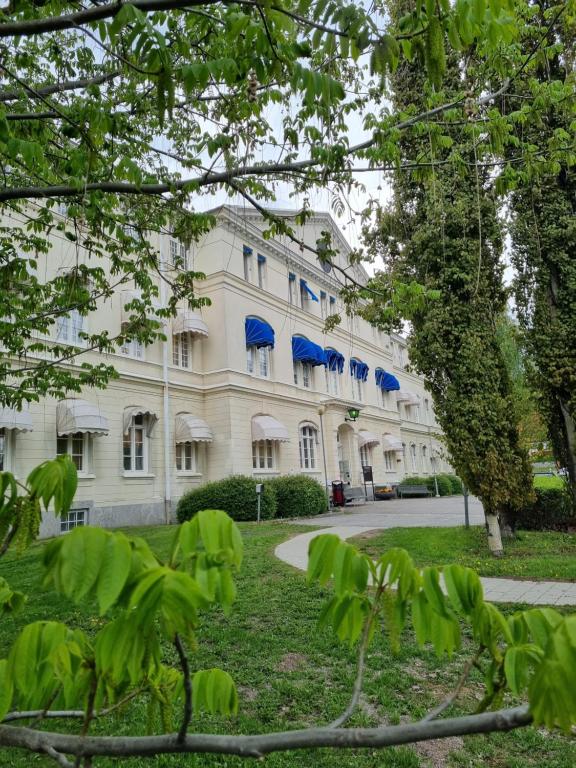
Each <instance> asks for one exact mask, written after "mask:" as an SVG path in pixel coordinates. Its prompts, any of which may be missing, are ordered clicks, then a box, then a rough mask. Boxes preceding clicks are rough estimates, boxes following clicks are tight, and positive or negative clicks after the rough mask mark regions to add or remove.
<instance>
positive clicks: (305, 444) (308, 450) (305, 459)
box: [299, 423, 318, 469]
mask: <svg viewBox="0 0 576 768" xmlns="http://www.w3.org/2000/svg"><path fill="white" fill-rule="evenodd" d="M317 445H318V430H317V429H316V427H315V426H314V425H313V424H310V423H306V424H302V425H301V426H300V435H299V446H300V467H301V468H302V469H316V466H317V459H316V446H317Z"/></svg>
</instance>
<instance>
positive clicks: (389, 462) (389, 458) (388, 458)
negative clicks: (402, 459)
mask: <svg viewBox="0 0 576 768" xmlns="http://www.w3.org/2000/svg"><path fill="white" fill-rule="evenodd" d="M384 469H385V470H386V471H387V472H392V470H393V469H394V451H384Z"/></svg>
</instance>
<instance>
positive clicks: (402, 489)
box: [397, 485, 432, 499]
mask: <svg viewBox="0 0 576 768" xmlns="http://www.w3.org/2000/svg"><path fill="white" fill-rule="evenodd" d="M397 491H398V496H400V498H401V499H403V498H404V496H432V491H429V490H428V488H427V487H426V486H425V485H399V486H398V488H397Z"/></svg>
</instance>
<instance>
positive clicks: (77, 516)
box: [60, 509, 88, 533]
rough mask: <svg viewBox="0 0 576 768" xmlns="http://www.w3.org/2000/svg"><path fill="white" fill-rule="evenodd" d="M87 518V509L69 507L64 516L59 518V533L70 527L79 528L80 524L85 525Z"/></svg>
mask: <svg viewBox="0 0 576 768" xmlns="http://www.w3.org/2000/svg"><path fill="white" fill-rule="evenodd" d="M87 520H88V510H87V509H71V510H70V512H68V514H67V515H66V517H62V518H61V519H60V533H67V532H68V531H71V530H72V528H79V527H80V526H82V525H86V521H87Z"/></svg>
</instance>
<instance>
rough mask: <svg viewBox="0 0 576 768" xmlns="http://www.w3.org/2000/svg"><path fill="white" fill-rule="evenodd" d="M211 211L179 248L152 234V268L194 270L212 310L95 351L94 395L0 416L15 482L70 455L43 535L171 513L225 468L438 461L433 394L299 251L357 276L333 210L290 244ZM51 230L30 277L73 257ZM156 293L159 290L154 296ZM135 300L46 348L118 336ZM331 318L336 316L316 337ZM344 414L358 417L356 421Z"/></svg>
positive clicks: (248, 220)
mask: <svg viewBox="0 0 576 768" xmlns="http://www.w3.org/2000/svg"><path fill="white" fill-rule="evenodd" d="M214 213H215V215H216V217H217V222H218V223H217V226H216V227H214V228H213V229H212V230H211V231H210V232H209V233H208V234H207V235H206V236H205V237H204V238H203V239H202V241H201V242H199V243H197V244H195V245H194V246H193V247H191V248H190V249H188V250H186V249H184V247H183V246H182V245H181V244H180V243H179V242H177V241H176V240H174V239H173V238H171V237H170V236H169V235H168V234H167V235H165V236H162V237H157V238H156V241H155V242H153V245H154V246H155V247H157V248H158V250H159V253H160V258H161V260H162V263H163V266H164V268H165V269H167V270H170V269H171V268H172V267H173V265H174V263H178V260H179V259H180V258H182V259H185V260H186V261H187V265H188V268H189V269H192V270H195V271H199V272H204V273H205V275H206V279H205V280H203V281H201V282H199V283H198V288H197V295H199V296H206V297H209V298H210V300H211V304H210V306H206V307H203V308H202V309H201V310H195V311H194V312H191V311H190V310H188V309H186V308H185V307H183V308H182V310H181V311H180V312H179V314H178V316H177V317H176V318H174V319H173V320H170V322H169V323H168V324H167V325H166V328H165V333H166V335H167V338H168V340H167V341H166V342H158V343H155V344H153V345H151V346H149V347H147V348H143V347H141V346H139V345H138V344H130V345H128V346H127V347H126V348H125V349H123V350H122V351H121V353H119V354H114V355H100V356H99V358H100V359H103V360H104V361H105V362H106V363H108V364H112V365H114V367H115V368H116V369H117V371H118V373H119V378H118V379H116V380H114V381H112V382H110V384H109V386H108V387H107V389H105V390H97V389H90V390H86V391H85V392H84V393H82V395H79V396H74V397H70V398H67V399H66V400H64V401H59V402H58V401H56V400H52V399H49V398H45V399H43V400H41V402H39V403H35V404H31V405H30V408H29V411H27V412H24V413H14V412H11V411H8V410H6V409H4V410H3V411H2V412H0V460H1V462H2V466H3V468H4V469H9V470H11V471H13V472H15V473H16V474H17V476H20V477H25V476H26V475H27V474H28V472H29V471H30V470H31V469H32V468H33V467H34V466H36V465H37V464H38V463H40V462H41V461H43V460H45V459H46V458H49V457H53V456H54V455H55V454H56V453H62V452H68V453H70V454H72V456H73V458H74V460H75V462H76V463H77V466H78V469H79V488H78V492H77V495H76V500H75V503H74V509H73V510H72V512H71V515H70V517H69V518H68V519H67V520H64V521H60V520H56V519H52V518H50V517H48V519H46V520H44V522H43V527H42V535H44V536H50V535H56V534H58V533H59V532H61V531H64V530H67V529H69V528H70V527H72V526H74V525H77V524H83V523H84V524H85V523H90V524H94V525H103V526H121V525H141V524H151V523H160V522H168V521H170V520H171V519H173V515H174V509H175V506H176V503H177V501H178V499H179V498H180V496H181V495H182V494H183V493H185V492H186V491H187V490H189V489H191V488H193V487H195V486H198V485H201V484H202V483H205V482H207V481H210V480H215V479H219V478H222V477H225V476H228V475H231V474H238V473H241V474H248V475H253V476H255V477H258V478H264V479H265V478H269V477H273V476H276V475H279V474H296V473H305V474H308V475H310V476H311V477H314V478H315V479H317V480H318V482H320V483H321V484H326V485H328V484H329V483H331V482H332V480H335V479H343V480H344V481H345V482H348V483H350V484H351V485H353V486H355V485H360V484H361V483H362V465H369V466H372V467H373V475H374V479H375V481H376V482H378V483H390V484H394V483H397V482H399V481H400V480H401V479H402V477H404V476H405V475H406V474H424V473H426V474H430V473H432V472H440V471H446V470H449V466H448V465H447V463H446V462H445V460H444V459H443V458H442V451H441V441H440V435H439V430H438V426H437V424H436V422H435V419H434V412H433V408H432V403H431V398H430V396H429V394H428V393H427V392H426V390H425V389H424V386H423V382H422V380H421V378H420V377H418V376H416V375H415V374H413V373H411V372H410V371H409V370H408V368H407V365H408V359H407V352H406V345H405V342H404V340H403V339H402V338H401V337H399V336H394V335H392V336H388V335H387V334H384V333H381V332H379V331H378V330H377V329H375V328H373V327H372V326H370V325H369V324H368V323H366V322H365V321H364V320H362V319H361V318H359V317H346V316H345V314H344V312H343V308H342V306H341V302H340V299H339V298H338V292H339V288H340V286H341V283H340V278H339V275H338V273H337V272H336V270H334V269H333V268H332V269H329V268H328V271H326V270H325V269H323V268H322V266H321V265H320V264H319V262H318V261H317V259H316V258H315V255H314V254H313V253H311V252H310V251H308V250H307V249H306V247H305V246H306V245H309V246H311V247H315V246H316V241H317V240H318V239H319V238H321V236H322V233H323V232H325V231H328V232H330V235H331V238H332V244H333V247H334V248H336V249H337V250H338V252H339V256H338V257H337V258H338V259H339V263H340V265H341V266H342V267H344V268H348V269H353V270H354V276H355V277H356V278H357V279H358V280H360V281H364V280H366V279H367V275H366V273H365V272H364V270H363V268H362V267H361V266H359V265H355V266H354V267H352V268H351V267H350V266H349V265H348V261H347V254H348V253H349V252H350V247H349V245H348V243H347V242H346V240H345V239H344V237H343V235H342V233H341V232H340V231H339V230H338V228H337V227H336V225H335V223H334V221H333V220H332V218H331V217H330V215H329V214H322V213H320V214H316V215H314V216H313V217H312V218H311V219H310V220H309V221H308V222H307V223H306V225H305V226H304V227H295V232H296V234H297V237H298V238H299V239H301V245H297V244H294V243H292V242H291V241H290V240H288V239H287V238H286V239H284V238H280V239H278V238H277V239H273V240H270V239H265V238H264V237H263V230H264V228H265V226H264V222H263V220H262V218H261V216H260V215H259V214H258V213H256V212H254V211H251V210H246V209H244V208H241V207H235V206H223V207H221V208H219V209H217V210H216V211H214ZM290 213H291V212H288V211H286V212H280V215H285V216H287V217H290ZM62 215H63V220H64V221H65V210H63V211H62ZM9 223H10V225H12V226H14V225H15V224H17V223H18V220H17V217H16V216H14V217H13V218H12V220H10V222H9ZM51 237H52V238H53V248H52V251H51V253H50V255H49V256H48V257H47V260H46V261H42V260H41V259H40V260H39V263H38V277H39V278H40V279H42V278H43V277H44V278H45V279H48V278H50V277H52V276H53V274H54V273H55V271H56V270H66V269H70V268H71V267H72V266H74V265H75V264H76V263H77V262H78V259H82V258H84V257H85V255H83V254H82V252H81V250H80V249H78V248H77V247H76V246H75V245H74V244H72V243H70V241H69V240H67V239H66V238H65V237H64V236H62V234H61V233H58V232H53V233H52V234H51ZM167 290H168V288H167V285H166V283H165V282H161V283H159V291H160V303H161V304H162V303H163V302H164V301H165V300H166V291H167ZM134 296H135V294H134V292H130V290H129V289H125V290H122V291H118V293H116V294H115V295H114V296H113V297H112V298H111V299H109V300H106V301H105V302H104V301H103V302H101V304H100V305H99V308H98V310H97V311H96V312H95V313H93V314H92V315H90V316H89V317H88V318H87V319H83V318H81V317H80V316H74V314H72V315H71V316H70V317H68V318H61V319H60V321H59V323H58V328H57V337H58V339H59V341H60V342H66V341H68V342H69V343H71V344H79V338H78V333H79V332H80V331H81V330H87V331H90V332H95V331H97V330H101V329H104V328H105V329H107V330H109V332H110V334H111V335H114V334H116V333H118V332H119V331H120V328H121V324H122V322H123V320H125V319H126V315H127V313H128V314H129V310H126V306H127V304H129V302H130V300H131V299H133V298H134ZM333 313H341V314H342V323H341V324H340V326H338V327H336V328H335V329H334V330H332V331H330V332H328V333H326V332H325V331H324V322H325V319H326V317H327V316H328V315H330V314H333ZM86 356H87V358H89V359H94V358H95V357H96V353H92V352H87V353H86ZM78 361H79V362H80V361H81V358H78ZM351 409H352V410H354V409H355V410H358V411H359V416H358V418H357V419H356V420H355V421H351V420H350V414H349V411H350V410H351Z"/></svg>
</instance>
